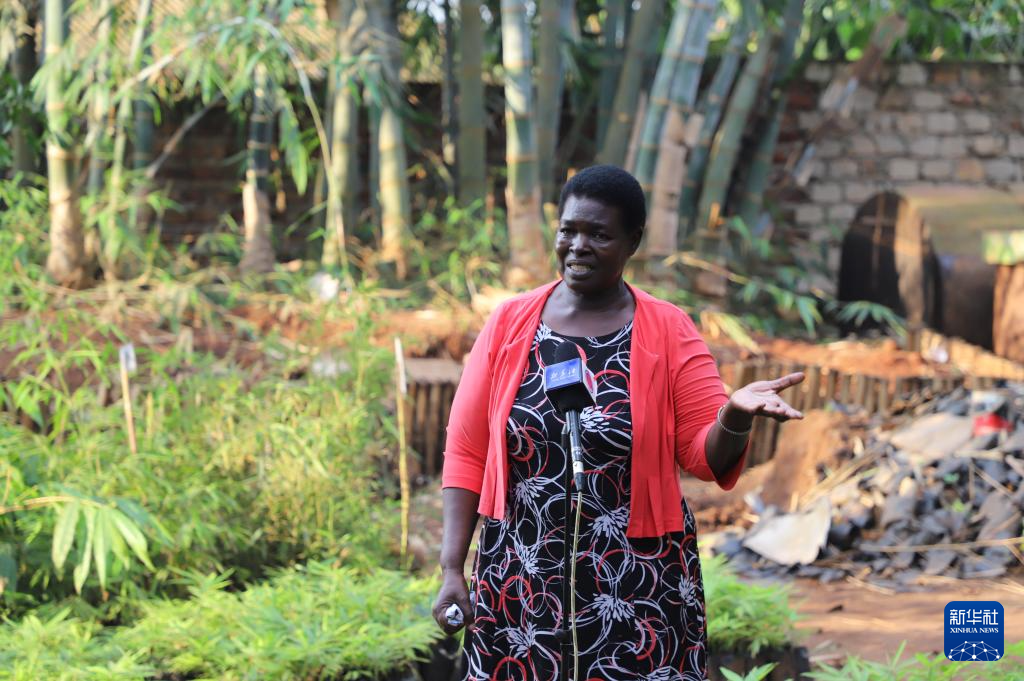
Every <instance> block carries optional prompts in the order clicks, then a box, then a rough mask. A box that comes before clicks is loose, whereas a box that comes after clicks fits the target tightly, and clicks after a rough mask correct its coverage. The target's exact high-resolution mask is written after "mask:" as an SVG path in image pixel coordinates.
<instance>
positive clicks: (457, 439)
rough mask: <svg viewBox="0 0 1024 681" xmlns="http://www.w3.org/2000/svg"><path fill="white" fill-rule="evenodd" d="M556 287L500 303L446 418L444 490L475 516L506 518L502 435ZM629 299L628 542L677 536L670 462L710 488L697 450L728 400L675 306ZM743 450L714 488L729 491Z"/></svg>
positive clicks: (677, 500) (677, 494) (678, 516)
mask: <svg viewBox="0 0 1024 681" xmlns="http://www.w3.org/2000/svg"><path fill="white" fill-rule="evenodd" d="M558 283H559V282H558V281H555V282H552V283H550V284H545V285H544V286H541V287H540V288H538V289H535V290H533V291H530V292H529V293H524V294H522V295H519V296H516V297H515V298H512V299H511V300H508V301H506V302H504V303H502V304H501V305H500V306H499V307H498V309H496V310H495V311H494V312H493V313H492V314H491V316H490V318H489V319H488V320H487V323H486V324H485V325H484V328H483V330H482V331H481V332H480V336H479V337H478V338H477V339H476V342H475V343H474V344H473V349H472V350H471V351H470V354H469V360H468V362H467V364H466V367H465V370H464V371H463V374H462V380H461V381H460V382H459V387H458V390H457V391H456V393H455V400H454V402H453V404H452V410H451V416H450V418H449V420H448V436H447V441H446V443H445V452H444V470H443V473H442V478H441V480H442V486H443V487H459V488H462V489H468V490H470V491H472V492H476V493H478V494H479V495H480V506H479V509H478V510H479V512H480V513H482V514H483V515H486V516H489V517H491V518H496V519H501V518H504V516H505V498H506V494H507V491H508V476H509V463H508V455H507V450H506V441H505V427H506V422H507V421H508V417H509V414H510V413H511V411H512V402H513V401H514V399H515V396H516V392H518V390H519V386H520V383H521V382H522V378H523V372H524V371H525V370H526V363H527V356H528V353H529V351H530V345H531V343H532V341H533V337H534V333H535V332H536V330H537V326H538V324H539V323H540V317H541V311H542V310H543V309H544V303H545V302H546V301H547V299H548V296H549V295H550V294H551V291H552V290H554V288H555V286H557V285H558ZM629 290H630V292H631V293H632V294H633V297H634V299H635V300H636V311H635V313H634V315H633V333H632V338H631V346H630V347H631V350H630V381H629V399H630V411H631V413H632V420H633V448H632V459H631V469H630V470H631V474H632V490H631V494H630V506H629V526H628V527H627V528H626V536H627V537H660V536H662V535H664V534H665V533H667V532H679V531H682V530H683V515H682V509H681V501H682V494H681V491H680V487H679V479H678V473H677V470H676V463H677V462H678V464H679V465H680V466H681V467H682V469H683V470H685V471H688V472H690V473H692V474H693V475H695V476H696V477H698V478H700V479H701V480H715V475H714V473H713V472H712V470H711V467H710V466H709V465H708V462H707V457H706V455H705V452H704V444H705V441H706V440H707V436H708V432H709V431H710V430H711V426H712V425H713V424H714V422H715V414H716V412H717V411H718V408H719V407H720V406H721V405H722V404H724V403H725V402H726V400H727V397H726V395H725V390H724V388H723V386H722V379H721V378H720V376H719V374H718V369H717V368H716V366H715V362H714V359H712V357H711V354H710V352H709V351H708V347H707V345H706V344H705V343H704V340H703V339H702V338H701V336H700V334H699V333H698V331H697V328H696V327H695V326H694V324H693V321H692V320H691V319H690V317H689V316H688V315H687V314H686V313H685V312H683V311H682V310H680V309H679V308H678V307H676V306H675V305H673V304H671V303H669V302H666V301H663V300H659V299H657V298H655V297H653V296H651V295H649V294H647V293H645V292H643V291H640V290H638V289H635V288H633V287H632V286H630V287H629ZM745 458H746V452H744V454H743V457H742V458H741V459H740V460H739V462H738V463H737V464H736V465H735V466H734V467H733V469H732V470H731V471H729V473H728V474H727V475H726V476H725V477H724V478H721V479H718V480H715V481H716V482H717V483H718V484H719V485H720V486H721V487H722V488H723V489H731V488H732V486H733V485H735V484H736V479H737V478H738V477H739V474H740V471H741V470H743V462H744V459H745Z"/></svg>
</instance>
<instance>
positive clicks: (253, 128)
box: [239, 64, 275, 273]
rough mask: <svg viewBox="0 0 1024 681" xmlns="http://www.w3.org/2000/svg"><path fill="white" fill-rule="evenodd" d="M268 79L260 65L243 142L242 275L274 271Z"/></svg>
mask: <svg viewBox="0 0 1024 681" xmlns="http://www.w3.org/2000/svg"><path fill="white" fill-rule="evenodd" d="M270 88H271V83H270V78H269V76H268V75H267V70H266V68H265V67H264V66H263V65H262V64H258V65H257V66H256V83H255V87H254V88H253V97H252V100H253V101H252V114H251V115H250V117H249V139H248V141H247V142H246V150H247V156H248V159H247V167H246V170H245V187H244V188H243V190H242V214H243V219H244V224H245V244H244V246H243V253H242V261H241V262H240V263H239V269H241V270H242V272H260V273H264V272H270V271H271V270H273V269H274V260H275V258H274V245H273V243H272V241H271V233H272V231H273V224H272V223H271V221H270V197H269V196H268V191H269V189H268V182H267V176H268V174H269V172H270V140H271V136H272V135H271V129H272V125H273V121H272V116H273V111H274V107H273V104H272V99H271V98H272V96H273V95H272V93H271V90H270Z"/></svg>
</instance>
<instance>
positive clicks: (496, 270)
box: [413, 196, 508, 300]
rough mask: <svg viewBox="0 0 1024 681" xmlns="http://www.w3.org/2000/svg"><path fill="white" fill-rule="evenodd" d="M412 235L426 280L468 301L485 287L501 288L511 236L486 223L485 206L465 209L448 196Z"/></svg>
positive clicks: (501, 228) (429, 213)
mask: <svg viewBox="0 0 1024 681" xmlns="http://www.w3.org/2000/svg"><path fill="white" fill-rule="evenodd" d="M496 217H497V218H501V217H502V216H500V215H499V216H496ZM413 231H414V233H415V234H416V235H417V242H416V244H415V245H414V248H413V252H414V253H415V258H416V260H415V262H416V264H418V266H419V271H420V276H421V277H423V278H424V279H428V280H433V281H435V282H437V283H438V284H439V285H440V286H442V287H443V288H444V289H445V290H446V291H447V292H448V293H450V294H451V295H453V296H455V297H456V298H459V299H460V300H469V299H470V297H471V296H472V295H473V294H474V293H475V292H476V291H477V290H478V288H479V287H480V286H482V285H484V284H492V285H496V284H500V281H501V270H502V268H501V265H500V264H499V263H501V262H504V261H505V260H507V257H508V234H507V232H506V231H505V229H503V225H501V224H500V223H498V224H496V220H495V219H491V220H488V219H487V217H486V216H485V215H484V206H483V204H482V202H477V203H475V204H473V205H471V206H468V207H462V206H460V205H459V204H458V202H457V201H456V200H455V198H454V197H451V196H449V197H447V198H446V199H445V200H444V203H443V204H442V205H439V206H436V207H435V209H434V210H428V211H427V212H425V213H424V214H423V217H422V218H420V222H419V224H418V225H416V227H415V229H414V230H413Z"/></svg>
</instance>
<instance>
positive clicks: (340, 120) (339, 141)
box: [321, 0, 366, 268]
mask: <svg viewBox="0 0 1024 681" xmlns="http://www.w3.org/2000/svg"><path fill="white" fill-rule="evenodd" d="M337 5H338V21H337V24H336V25H335V33H336V37H335V50H336V54H337V57H338V59H337V62H338V63H337V65H336V66H335V68H333V69H332V70H331V74H330V76H329V77H330V81H329V83H328V97H329V100H330V106H331V118H330V125H331V130H330V143H331V167H330V168H328V169H327V172H328V173H330V174H331V176H332V179H333V181H332V182H328V183H327V212H326V220H325V221H324V246H323V253H322V255H321V263H322V264H323V265H324V266H325V267H328V268H334V267H341V266H342V265H343V260H344V258H345V254H346V250H345V234H346V230H350V229H353V228H354V226H355V223H356V216H357V215H358V213H357V207H356V190H357V189H358V187H359V164H358V163H357V161H358V148H357V147H356V145H357V143H358V135H359V108H358V102H357V101H356V95H355V92H354V91H353V86H354V84H353V83H352V82H351V81H352V79H351V76H350V72H349V69H350V68H351V64H352V61H353V59H354V58H355V56H356V51H355V35H356V33H357V31H360V30H361V29H365V23H366V13H365V12H364V11H363V8H362V7H359V6H357V3H356V2H355V0H337Z"/></svg>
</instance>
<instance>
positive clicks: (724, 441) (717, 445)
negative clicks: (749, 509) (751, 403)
mask: <svg viewBox="0 0 1024 681" xmlns="http://www.w3.org/2000/svg"><path fill="white" fill-rule="evenodd" d="M753 422H754V417H753V416H752V415H751V414H747V413H744V412H742V411H739V410H737V409H735V408H733V407H732V404H731V403H726V405H725V408H723V409H722V411H721V420H719V419H718V417H716V418H715V423H714V425H712V426H711V430H710V431H709V432H708V439H707V441H706V442H705V444H704V453H705V455H706V456H707V460H708V465H709V466H710V467H711V471H712V472H713V473H714V474H715V477H716V478H718V479H719V480H720V479H722V478H723V477H725V475H726V474H727V473H728V472H729V471H730V470H732V467H733V466H735V465H736V463H737V462H738V461H739V460H740V457H741V456H742V455H743V450H744V449H745V448H746V446H747V439H748V437H749V432H750V427H751V425H752V424H753ZM723 425H724V427H723ZM730 431H732V432H730ZM737 433H746V434H744V435H737Z"/></svg>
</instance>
